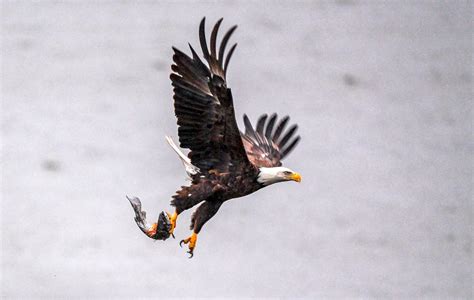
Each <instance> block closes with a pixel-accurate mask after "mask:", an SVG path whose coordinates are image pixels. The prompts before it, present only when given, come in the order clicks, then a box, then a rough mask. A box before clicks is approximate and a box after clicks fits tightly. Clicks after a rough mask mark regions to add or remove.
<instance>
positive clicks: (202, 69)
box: [188, 43, 211, 77]
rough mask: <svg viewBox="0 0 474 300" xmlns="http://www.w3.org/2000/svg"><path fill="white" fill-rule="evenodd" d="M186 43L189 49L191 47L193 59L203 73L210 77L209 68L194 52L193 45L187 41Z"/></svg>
mask: <svg viewBox="0 0 474 300" xmlns="http://www.w3.org/2000/svg"><path fill="white" fill-rule="evenodd" d="M188 45H189V49H191V53H192V54H193V60H195V61H196V62H197V63H198V65H199V67H200V69H201V71H202V73H203V75H205V76H207V77H210V76H211V72H209V69H208V68H207V66H206V65H205V64H204V63H203V62H202V60H201V58H199V55H198V54H197V53H196V51H194V48H193V46H191V44H189V43H188Z"/></svg>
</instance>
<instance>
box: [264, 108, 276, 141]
mask: <svg viewBox="0 0 474 300" xmlns="http://www.w3.org/2000/svg"><path fill="white" fill-rule="evenodd" d="M276 119H277V114H272V115H271V117H270V120H269V121H268V124H267V128H266V129H265V137H266V138H267V139H268V140H269V141H270V140H271V137H272V131H273V126H274V125H275V121H276Z"/></svg>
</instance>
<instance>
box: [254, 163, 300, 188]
mask: <svg viewBox="0 0 474 300" xmlns="http://www.w3.org/2000/svg"><path fill="white" fill-rule="evenodd" d="M259 170H260V172H259V173H258V176H257V181H258V182H259V183H261V184H263V185H264V186H267V185H270V184H273V183H277V182H281V181H290V180H293V181H296V182H301V175H300V174H298V173H296V172H295V171H292V170H290V169H288V168H285V167H274V168H265V167H261V168H259Z"/></svg>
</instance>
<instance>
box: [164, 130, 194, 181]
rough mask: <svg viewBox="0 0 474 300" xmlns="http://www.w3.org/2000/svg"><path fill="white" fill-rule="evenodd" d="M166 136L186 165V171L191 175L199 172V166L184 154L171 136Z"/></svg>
mask: <svg viewBox="0 0 474 300" xmlns="http://www.w3.org/2000/svg"><path fill="white" fill-rule="evenodd" d="M165 138H166V141H167V142H168V144H169V145H170V146H171V148H173V150H174V152H176V154H178V157H179V159H180V160H181V162H182V163H183V165H184V168H185V169H186V173H188V175H189V176H191V175H195V174H197V173H198V172H199V168H198V167H196V166H195V165H193V164H192V163H191V160H190V159H189V157H187V156H186V155H184V153H183V152H182V151H181V149H179V148H178V146H176V144H175V143H174V141H173V139H172V138H171V137H170V136H165Z"/></svg>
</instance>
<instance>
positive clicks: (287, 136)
mask: <svg viewBox="0 0 474 300" xmlns="http://www.w3.org/2000/svg"><path fill="white" fill-rule="evenodd" d="M296 129H298V125H296V124H295V125H293V126H291V127H290V129H288V132H287V133H286V134H285V135H284V136H283V138H282V139H281V141H280V142H279V143H278V147H280V149H281V148H283V147H284V146H285V145H286V143H287V142H288V140H289V139H290V138H291V137H292V136H293V134H294V133H295V131H296Z"/></svg>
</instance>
